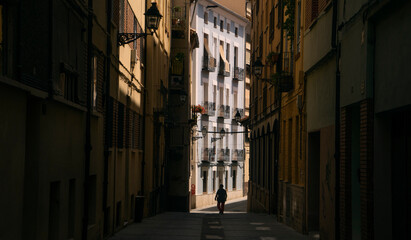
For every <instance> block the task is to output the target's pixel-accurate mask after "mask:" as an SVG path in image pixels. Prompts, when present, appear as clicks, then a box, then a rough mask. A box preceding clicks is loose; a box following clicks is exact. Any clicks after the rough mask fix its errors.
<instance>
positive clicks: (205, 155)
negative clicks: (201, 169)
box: [201, 148, 215, 162]
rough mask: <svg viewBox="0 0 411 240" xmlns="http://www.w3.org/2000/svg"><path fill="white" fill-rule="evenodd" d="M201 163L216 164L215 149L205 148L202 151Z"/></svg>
mask: <svg viewBox="0 0 411 240" xmlns="http://www.w3.org/2000/svg"><path fill="white" fill-rule="evenodd" d="M201 161H203V162H214V161H215V148H203V149H202V151H201Z"/></svg>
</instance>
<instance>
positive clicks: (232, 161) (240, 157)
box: [191, 0, 247, 207]
mask: <svg viewBox="0 0 411 240" xmlns="http://www.w3.org/2000/svg"><path fill="white" fill-rule="evenodd" d="M192 11H193V12H194V15H193V16H194V18H193V19H192V23H191V28H192V29H193V30H194V31H195V32H196V33H197V35H198V38H199V46H200V47H199V48H198V49H196V50H195V51H193V53H192V68H191V74H192V85H191V103H192V105H193V106H197V105H200V106H202V107H203V108H204V111H203V112H202V114H201V117H198V118H197V126H198V127H197V129H198V130H197V131H195V132H194V134H193V138H192V140H193V141H194V143H193V144H192V154H193V156H194V159H193V162H192V166H191V171H192V173H191V179H192V180H191V182H192V185H193V184H194V188H195V197H193V198H192V199H193V200H194V201H195V203H196V204H195V205H196V207H201V206H204V205H210V204H214V195H215V192H216V191H217V189H218V186H219V184H223V185H224V188H225V189H226V190H227V191H228V198H229V199H234V198H237V197H241V196H243V190H242V189H243V186H242V182H243V171H244V128H243V127H241V126H240V125H239V124H238V123H237V122H236V121H235V120H234V119H235V115H236V114H237V113H238V114H240V115H241V117H244V76H245V27H246V24H247V19H246V18H245V17H243V16H240V15H239V14H237V13H235V12H232V11H231V10H229V9H227V8H226V7H224V6H223V5H220V4H219V3H217V2H215V1H208V0H201V1H197V3H196V4H195V5H194V6H192ZM196 115H198V114H197V113H193V117H194V118H195V116H196ZM203 128H205V129H206V132H207V134H206V135H204V136H201V135H202V133H201V130H203ZM222 131H223V132H225V133H223V132H222Z"/></svg>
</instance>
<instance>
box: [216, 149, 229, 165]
mask: <svg viewBox="0 0 411 240" xmlns="http://www.w3.org/2000/svg"><path fill="white" fill-rule="evenodd" d="M217 161H219V162H226V163H227V162H230V149H228V148H226V149H224V148H220V149H218V156H217Z"/></svg>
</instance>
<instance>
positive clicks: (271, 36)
mask: <svg viewBox="0 0 411 240" xmlns="http://www.w3.org/2000/svg"><path fill="white" fill-rule="evenodd" d="M274 15H275V10H274V6H273V8H272V9H271V12H270V42H271V41H272V40H273V39H274V24H275V16H274Z"/></svg>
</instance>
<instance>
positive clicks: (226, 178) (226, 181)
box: [224, 171, 228, 189]
mask: <svg viewBox="0 0 411 240" xmlns="http://www.w3.org/2000/svg"><path fill="white" fill-rule="evenodd" d="M224 187H225V189H228V171H225V186H224Z"/></svg>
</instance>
